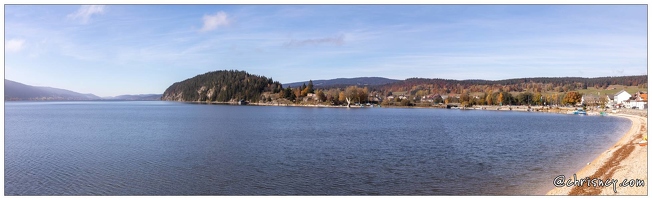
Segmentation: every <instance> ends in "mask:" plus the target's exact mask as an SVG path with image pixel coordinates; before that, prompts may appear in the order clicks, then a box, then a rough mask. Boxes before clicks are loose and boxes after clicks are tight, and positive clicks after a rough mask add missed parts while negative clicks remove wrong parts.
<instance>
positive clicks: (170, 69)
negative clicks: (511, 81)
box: [4, 5, 647, 96]
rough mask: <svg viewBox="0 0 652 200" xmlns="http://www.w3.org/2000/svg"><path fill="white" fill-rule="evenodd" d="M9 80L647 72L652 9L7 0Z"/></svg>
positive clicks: (143, 84) (74, 82)
mask: <svg viewBox="0 0 652 200" xmlns="http://www.w3.org/2000/svg"><path fill="white" fill-rule="evenodd" d="M4 18H5V19H4V20H5V29H4V31H5V41H4V42H5V78H6V79H9V80H14V81H18V82H22V83H25V84H29V85H36V86H51V87H57V88H64V89H69V90H73V91H76V92H82V93H93V94H96V95H98V96H115V95H121V94H144V93H163V91H164V90H165V89H166V88H167V87H168V86H170V85H171V84H172V83H174V82H177V81H182V80H185V79H187V78H191V77H193V76H195V75H198V74H203V73H206V72H208V71H215V70H222V69H237V70H245V71H247V72H249V73H252V74H258V75H264V76H267V77H272V78H273V79H274V80H277V81H280V82H281V83H289V82H298V81H304V80H309V79H312V80H317V79H332V78H342V77H368V76H380V77H387V78H393V79H405V78H411V77H422V78H445V79H487V80H499V79H508V78H522V77H566V76H574V77H575V76H578V77H601V76H623V75H644V74H647V66H646V65H647V7H646V5H419V6H408V5H104V6H102V5H93V6H88V5H85V6H82V5H5V13H4Z"/></svg>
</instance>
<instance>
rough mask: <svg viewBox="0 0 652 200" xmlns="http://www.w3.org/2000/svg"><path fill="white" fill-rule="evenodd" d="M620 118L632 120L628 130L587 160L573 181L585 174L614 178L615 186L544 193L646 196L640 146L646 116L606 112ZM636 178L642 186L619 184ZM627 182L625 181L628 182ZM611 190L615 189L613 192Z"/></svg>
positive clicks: (643, 156) (643, 152)
mask: <svg viewBox="0 0 652 200" xmlns="http://www.w3.org/2000/svg"><path fill="white" fill-rule="evenodd" d="M610 116H616V117H622V118H625V119H628V120H630V121H631V122H632V126H631V127H630V129H629V130H627V132H626V133H625V134H624V135H623V136H622V137H621V138H620V139H619V140H618V141H617V142H616V143H615V144H614V145H612V146H611V147H610V148H609V149H607V150H606V151H604V152H602V153H601V154H599V155H598V156H597V157H596V158H595V159H593V160H592V161H591V162H590V163H587V165H586V166H584V167H583V168H582V169H580V170H579V171H578V172H576V173H575V174H576V175H577V180H581V179H584V178H586V177H589V178H590V180H592V179H594V178H597V179H599V180H604V181H607V180H609V179H617V180H618V182H617V184H616V186H615V187H614V186H609V187H606V186H605V187H600V186H598V187H595V186H593V187H587V185H586V184H584V185H583V186H582V187H578V186H571V187H567V186H562V187H555V188H554V189H552V190H550V191H548V192H547V193H546V195H648V193H647V183H648V178H647V145H645V146H640V145H639V144H638V142H640V141H641V140H642V138H643V136H645V137H647V118H646V117H641V116H634V115H625V114H610ZM565 176H566V177H565V179H564V183H566V182H567V181H568V180H569V179H573V175H572V174H567V175H565ZM624 179H627V180H631V179H639V180H642V181H644V183H646V185H644V186H642V187H627V186H625V187H623V186H621V185H620V184H621V183H622V182H624V181H625V180H624ZM628 182H629V181H628ZM614 190H615V191H616V192H614Z"/></svg>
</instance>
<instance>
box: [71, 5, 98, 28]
mask: <svg viewBox="0 0 652 200" xmlns="http://www.w3.org/2000/svg"><path fill="white" fill-rule="evenodd" d="M104 7H105V6H104V5H83V6H81V7H80V8H79V9H78V10H77V11H76V12H74V13H71V14H69V15H68V19H72V20H79V21H80V22H81V23H82V24H86V23H88V21H89V20H90V19H91V17H92V16H93V15H97V14H104Z"/></svg>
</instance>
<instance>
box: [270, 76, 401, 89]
mask: <svg viewBox="0 0 652 200" xmlns="http://www.w3.org/2000/svg"><path fill="white" fill-rule="evenodd" d="M398 81H401V80H396V79H388V78H383V77H356V78H336V79H328V80H313V81H312V84H313V85H314V86H315V88H324V87H336V86H350V85H357V86H365V85H369V86H376V85H384V84H388V83H394V82H398ZM308 82H309V81H303V82H294V83H284V84H283V87H292V88H294V87H299V86H302V85H303V84H304V83H305V84H306V85H307V84H308Z"/></svg>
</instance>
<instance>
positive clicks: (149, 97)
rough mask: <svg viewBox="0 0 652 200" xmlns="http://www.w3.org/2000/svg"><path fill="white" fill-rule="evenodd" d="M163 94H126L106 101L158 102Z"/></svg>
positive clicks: (107, 98)
mask: <svg viewBox="0 0 652 200" xmlns="http://www.w3.org/2000/svg"><path fill="white" fill-rule="evenodd" d="M161 96H163V94H126V95H119V96H115V97H104V98H103V99H106V100H127V101H158V100H161Z"/></svg>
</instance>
